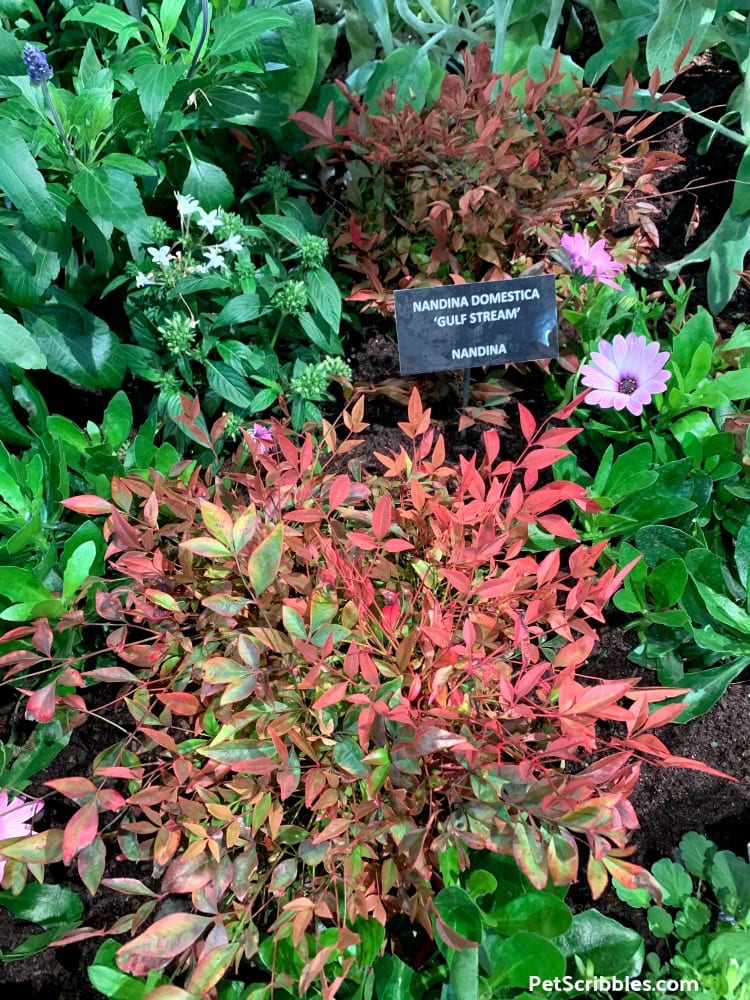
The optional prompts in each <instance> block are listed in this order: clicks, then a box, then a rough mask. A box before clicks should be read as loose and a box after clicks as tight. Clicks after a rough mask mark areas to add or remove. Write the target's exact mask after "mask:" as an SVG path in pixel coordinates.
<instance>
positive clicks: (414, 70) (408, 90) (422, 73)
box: [364, 45, 432, 111]
mask: <svg viewBox="0 0 750 1000" xmlns="http://www.w3.org/2000/svg"><path fill="white" fill-rule="evenodd" d="M431 81H432V67H431V65H430V60H429V57H428V56H427V53H426V52H422V51H420V48H419V46H417V45H402V46H401V47H400V48H398V49H396V50H395V51H394V52H392V53H391V54H390V55H389V56H388V57H387V58H385V59H384V60H383V61H382V62H381V63H379V64H378V66H377V67H376V69H375V72H374V73H373V74H372V76H371V77H370V80H369V82H368V84H367V89H366V90H365V98H364V100H365V103H366V104H370V105H374V104H375V100H376V99H377V98H378V97H379V96H380V94H382V93H383V91H384V90H387V89H388V87H390V85H391V84H392V83H395V84H396V104H397V107H399V108H403V106H404V105H405V104H407V103H408V104H410V105H411V106H412V107H413V108H414V109H415V110H416V111H421V110H422V108H423V107H424V105H425V101H426V100H427V94H428V92H429V89H430V83H431Z"/></svg>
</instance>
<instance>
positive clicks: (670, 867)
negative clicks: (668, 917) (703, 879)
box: [651, 858, 693, 906]
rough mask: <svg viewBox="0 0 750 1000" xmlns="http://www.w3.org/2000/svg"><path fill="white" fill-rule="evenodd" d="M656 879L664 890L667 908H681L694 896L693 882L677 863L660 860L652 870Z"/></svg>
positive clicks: (665, 859) (667, 859)
mask: <svg viewBox="0 0 750 1000" xmlns="http://www.w3.org/2000/svg"><path fill="white" fill-rule="evenodd" d="M651 871H652V873H653V875H654V878H655V879H656V881H657V882H658V883H659V885H660V886H661V887H662V889H663V890H664V905H665V906H681V905H682V903H683V901H684V900H685V899H687V898H688V896H690V895H692V892H693V880H692V879H691V878H690V876H689V875H688V873H687V872H686V871H685V869H684V868H683V867H682V865H678V864H677V863H676V862H675V861H670V859H669V858H660V859H659V860H658V861H657V862H656V864H655V865H653V867H652V868H651Z"/></svg>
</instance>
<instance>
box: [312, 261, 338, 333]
mask: <svg viewBox="0 0 750 1000" xmlns="http://www.w3.org/2000/svg"><path fill="white" fill-rule="evenodd" d="M306 280H307V290H308V293H309V296H310V304H311V305H312V307H313V308H314V309H315V310H316V312H317V313H318V314H319V315H320V317H321V318H322V319H323V321H324V322H325V323H327V324H328V326H329V327H330V328H331V330H332V331H333V332H334V333H337V332H338V329H339V325H340V323H341V292H340V291H339V289H338V286H337V285H336V282H335V281H334V280H333V278H332V277H331V275H330V274H329V273H328V271H326V270H325V268H322V267H316V268H315V269H314V270H312V271H308V272H307V275H306Z"/></svg>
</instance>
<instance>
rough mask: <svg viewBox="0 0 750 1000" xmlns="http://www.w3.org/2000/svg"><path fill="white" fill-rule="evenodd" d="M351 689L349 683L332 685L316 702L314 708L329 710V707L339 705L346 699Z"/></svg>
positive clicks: (342, 682) (341, 682) (343, 682)
mask: <svg viewBox="0 0 750 1000" xmlns="http://www.w3.org/2000/svg"><path fill="white" fill-rule="evenodd" d="M348 688H349V681H340V682H339V683H338V684H332V685H331V687H329V688H328V690H327V691H324V692H323V694H322V695H321V696H320V697H319V698H317V699H316V700H315V702H314V703H313V708H327V707H328V706H329V705H338V703H339V702H340V701H341V700H342V699H343V698H344V696H345V695H346V692H347V690H348Z"/></svg>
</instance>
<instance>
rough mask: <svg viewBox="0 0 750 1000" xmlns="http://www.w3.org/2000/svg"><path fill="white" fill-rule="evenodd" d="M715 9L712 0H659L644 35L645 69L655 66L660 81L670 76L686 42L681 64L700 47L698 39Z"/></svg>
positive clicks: (673, 73) (672, 74) (706, 28)
mask: <svg viewBox="0 0 750 1000" xmlns="http://www.w3.org/2000/svg"><path fill="white" fill-rule="evenodd" d="M715 13H716V0H659V14H658V17H657V18H656V23H655V24H654V26H653V27H652V28H651V30H650V31H649V33H648V37H647V38H646V62H647V64H648V71H649V73H650V74H651V73H653V72H654V70H656V69H658V70H659V71H660V73H661V78H662V80H663V81H665V82H666V81H668V80H672V79H673V78H674V75H675V62H676V61H677V58H678V56H679V55H680V53H681V52H682V50H683V49H684V48H685V46H686V45H687V44H688V42H690V43H691V44H690V48H689V50H688V54H687V57H686V58H685V59H684V61H683V66H687V65H688V64H689V63H690V61H691V60H692V58H693V57H694V56H695V54H696V53H697V52H698V51H700V47H701V43H702V41H703V39H704V37H705V35H706V32H707V31H708V29H709V27H710V25H711V23H712V21H713V19H714V15H715Z"/></svg>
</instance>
